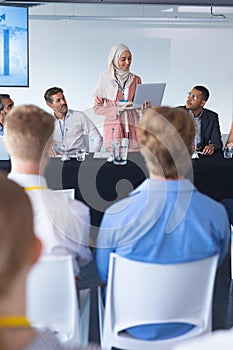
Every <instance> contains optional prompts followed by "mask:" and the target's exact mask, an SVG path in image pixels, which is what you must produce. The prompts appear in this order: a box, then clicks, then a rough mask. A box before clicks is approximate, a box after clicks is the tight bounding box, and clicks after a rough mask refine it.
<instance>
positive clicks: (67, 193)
mask: <svg viewBox="0 0 233 350" xmlns="http://www.w3.org/2000/svg"><path fill="white" fill-rule="evenodd" d="M54 192H57V193H63V194H64V196H65V197H66V198H70V199H75V189H74V188H67V189H63V190H54Z"/></svg>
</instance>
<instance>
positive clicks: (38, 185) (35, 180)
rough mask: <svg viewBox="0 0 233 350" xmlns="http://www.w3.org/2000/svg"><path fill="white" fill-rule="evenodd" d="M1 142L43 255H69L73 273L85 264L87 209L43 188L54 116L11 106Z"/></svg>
mask: <svg viewBox="0 0 233 350" xmlns="http://www.w3.org/2000/svg"><path fill="white" fill-rule="evenodd" d="M4 125H5V133H4V136H3V137H4V142H5V145H6V148H7V151H8V152H9V154H10V157H11V172H10V174H9V175H8V177H9V178H10V179H11V180H13V181H15V182H16V183H18V184H19V185H20V186H21V187H23V188H24V189H25V191H26V192H27V194H28V196H29V198H30V199H31V202H32V206H33V212H34V224H35V233H36V235H37V236H38V237H39V238H40V239H41V241H42V243H43V252H42V253H43V254H63V255H66V254H69V255H72V257H73V263H74V272H75V275H78V274H79V270H80V267H82V266H84V265H86V264H87V263H89V262H90V261H91V259H92V253H91V251H90V249H89V247H88V245H89V231H90V211H89V208H88V207H87V206H86V205H85V204H83V203H81V202H79V201H77V200H72V199H66V198H65V196H64V194H62V193H56V192H54V191H52V190H50V189H49V188H48V187H47V182H46V179H45V177H44V173H45V170H46V167H47V164H48V162H49V160H50V158H49V155H50V152H51V148H52V147H53V139H52V135H53V131H54V118H53V117H52V115H51V114H49V113H47V112H45V111H43V110H42V109H40V108H38V107H36V106H33V105H23V106H19V107H14V108H13V109H12V110H11V111H10V112H9V113H8V114H7V115H6V119H5V124H4Z"/></svg>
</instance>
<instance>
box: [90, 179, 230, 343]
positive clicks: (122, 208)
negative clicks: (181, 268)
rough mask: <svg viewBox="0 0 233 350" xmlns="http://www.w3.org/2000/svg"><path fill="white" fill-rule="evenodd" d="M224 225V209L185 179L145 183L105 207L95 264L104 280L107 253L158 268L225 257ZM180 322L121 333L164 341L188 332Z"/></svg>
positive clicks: (226, 227) (227, 226)
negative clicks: (125, 196)
mask: <svg viewBox="0 0 233 350" xmlns="http://www.w3.org/2000/svg"><path fill="white" fill-rule="evenodd" d="M229 240H230V224H229V219H228V216H227V213H226V211H225V208H224V207H223V206H222V205H221V204H220V203H218V202H216V201H215V200H213V199H211V198H209V197H208V196H206V195H204V194H202V193H200V192H199V191H198V190H197V189H196V188H195V187H194V186H193V184H192V183H191V182H190V181H189V180H154V179H146V180H145V181H144V182H143V183H142V184H141V185H140V186H139V187H138V188H137V189H136V190H134V191H133V192H131V194H130V195H129V196H128V197H127V198H125V199H123V200H121V201H119V202H117V203H115V204H113V205H112V206H111V207H109V208H108V209H107V210H106V212H105V214H104V217H103V220H102V222H101V226H100V230H99V234H98V237H97V249H96V265H97V270H98V273H99V276H100V278H101V280H102V281H103V282H107V278H108V264H109V255H110V253H111V252H116V253H118V254H119V255H121V256H125V257H128V258H129V259H133V260H137V261H144V262H155V263H161V264H168V263H177V262H185V261H187V262H188V261H195V260H200V259H204V258H207V257H209V256H212V255H214V254H219V257H220V258H219V263H221V262H222V260H223V258H224V257H225V255H226V252H227V248H228V245H229ZM190 328H192V326H190V325H184V324H167V325H163V326H162V325H147V326H140V327H133V328H131V329H128V330H127V331H128V332H129V333H130V334H132V335H133V336H136V337H138V338H142V339H155V338H157V339H164V338H169V337H172V336H175V335H179V334H182V333H185V332H187V331H188V330H190Z"/></svg>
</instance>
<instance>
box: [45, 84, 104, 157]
mask: <svg viewBox="0 0 233 350" xmlns="http://www.w3.org/2000/svg"><path fill="white" fill-rule="evenodd" d="M44 98H45V101H46V103H47V105H48V106H49V107H50V108H51V109H52V110H53V112H54V120H55V128H54V135H53V138H54V143H55V151H56V152H57V153H60V149H59V147H61V145H62V144H64V143H65V144H66V150H67V151H68V152H71V153H72V152H73V151H76V150H77V149H84V150H86V151H89V148H88V146H87V144H86V143H87V142H85V136H87V137H88V139H89V140H90V141H91V144H92V148H91V149H90V151H92V152H96V151H100V149H101V146H102V143H103V139H102V136H101V135H100V133H99V131H98V129H97V128H96V126H95V125H94V123H93V122H92V121H91V120H90V119H89V118H88V117H87V116H86V115H85V114H84V113H83V112H80V111H74V110H71V109H68V106H67V102H66V98H65V96H64V94H63V90H62V89H61V88H58V87H52V88H50V89H48V90H47V91H46V92H45V94H44Z"/></svg>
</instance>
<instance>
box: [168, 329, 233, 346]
mask: <svg viewBox="0 0 233 350" xmlns="http://www.w3.org/2000/svg"><path fill="white" fill-rule="evenodd" d="M232 344H233V328H231V329H230V330H218V331H214V332H212V333H208V334H205V335H202V336H200V337H195V338H193V339H190V340H188V341H184V342H181V343H179V344H177V345H176V346H175V347H174V350H207V349H211V350H222V349H224V350H232Z"/></svg>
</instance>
